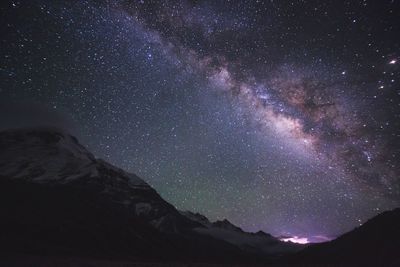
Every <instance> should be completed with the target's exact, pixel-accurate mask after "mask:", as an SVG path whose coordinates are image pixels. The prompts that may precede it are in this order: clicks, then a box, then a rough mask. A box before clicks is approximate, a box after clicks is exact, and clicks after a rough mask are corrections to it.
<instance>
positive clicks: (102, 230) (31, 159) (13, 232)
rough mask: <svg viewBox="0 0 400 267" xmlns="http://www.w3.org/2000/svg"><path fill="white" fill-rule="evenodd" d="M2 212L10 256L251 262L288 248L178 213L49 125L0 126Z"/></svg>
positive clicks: (1, 234)
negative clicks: (4, 127) (15, 127)
mask: <svg viewBox="0 0 400 267" xmlns="http://www.w3.org/2000/svg"><path fill="white" fill-rule="evenodd" d="M0 214H2V218H1V220H0V251H1V253H8V254H10V253H16V254H18V253H19V254H20V253H23V254H35V255H43V256H46V255H73V256H85V257H86V256H89V257H107V258H127V259H135V260H138V259H140V260H184V261H208V262H220V261H222V262H240V261H246V262H249V261H268V260H269V259H270V258H271V257H270V255H271V254H279V253H281V252H282V251H281V250H279V251H278V252H275V251H274V250H275V248H277V247H279V245H277V244H279V243H280V244H282V245H284V246H286V247H289V248H290V244H286V243H285V244H284V243H283V242H280V241H278V240H276V239H274V238H273V237H271V236H269V235H267V234H251V233H245V232H244V231H242V230H241V229H240V228H238V227H236V226H234V225H232V224H231V223H229V222H228V221H226V220H225V221H220V222H215V223H211V222H209V221H208V219H207V218H206V217H204V216H202V217H201V216H199V215H196V216H189V215H188V213H186V214H183V213H182V212H180V211H178V210H177V209H176V208H175V207H174V206H172V205H171V204H169V203H168V202H166V201H165V200H164V199H162V197H161V196H160V195H159V194H158V193H157V192H156V191H155V190H154V189H153V188H152V187H151V186H149V185H148V184H147V183H146V182H145V181H143V180H142V179H140V178H139V177H137V176H136V175H134V174H130V173H127V172H125V171H123V170H121V169H119V168H116V167H115V166H112V165H111V164H108V163H107V162H105V161H103V160H101V159H96V158H95V157H94V156H93V155H92V154H91V153H90V152H89V151H88V150H87V149H85V148H84V147H83V146H82V145H81V144H79V142H78V141H77V139H76V138H75V137H73V136H71V135H69V134H67V133H64V132H63V131H60V130H58V129H51V128H30V129H17V130H7V131H3V132H0ZM269 244H270V246H271V248H273V249H272V250H268V246H269ZM258 245H260V248H257V246H258ZM288 251H291V249H289V250H288Z"/></svg>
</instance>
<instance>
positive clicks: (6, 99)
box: [0, 0, 400, 241]
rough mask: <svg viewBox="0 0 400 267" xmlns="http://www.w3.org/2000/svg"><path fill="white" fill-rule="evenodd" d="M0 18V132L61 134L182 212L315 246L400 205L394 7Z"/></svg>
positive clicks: (143, 4) (60, 8) (295, 6)
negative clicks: (47, 128)
mask: <svg viewBox="0 0 400 267" xmlns="http://www.w3.org/2000/svg"><path fill="white" fill-rule="evenodd" d="M215 2H218V3H215ZM1 12H2V16H1V17H2V23H1V28H2V35H1V36H2V37H1V47H2V49H1V52H0V53H1V55H0V56H1V57H0V58H1V66H0V67H1V68H0V71H1V72H0V75H1V81H0V85H1V87H0V96H1V100H0V103H1V107H0V109H1V113H2V114H1V124H0V127H1V128H7V127H18V126H27V125H38V124H52V125H56V126H58V127H62V128H66V129H68V130H69V131H71V132H72V133H73V134H75V135H77V137H78V138H79V139H80V140H81V142H82V143H83V144H85V145H86V146H87V147H88V148H89V149H90V150H92V151H93V152H94V153H95V155H96V156H98V157H102V158H105V159H106V160H108V161H110V162H111V163H113V164H116V165H117V166H120V167H122V168H124V169H126V170H128V171H131V172H134V173H137V174H138V175H139V176H141V177H143V179H145V180H146V181H148V182H149V183H150V184H151V185H152V186H154V187H155V188H156V190H157V191H158V192H159V193H160V194H161V195H162V196H163V197H164V198H166V199H167V200H168V201H170V202H171V203H172V204H174V205H175V206H176V207H177V208H179V209H189V210H192V211H198V212H200V213H203V214H204V215H206V216H208V217H210V218H211V219H221V218H228V219H229V220H231V221H232V222H233V223H235V224H238V225H240V226H241V227H243V228H244V229H246V230H250V231H256V230H259V229H262V230H264V231H266V232H270V233H272V234H274V235H277V236H280V235H282V236H296V238H298V239H299V240H308V241H324V240H326V239H329V238H332V237H334V236H337V235H339V234H341V233H343V232H345V231H348V230H350V229H352V228H354V227H355V226H358V225H359V224H362V223H363V222H365V220H367V219H368V218H370V217H371V216H373V215H375V214H378V213H379V212H381V211H383V210H386V209H391V208H393V207H397V206H398V205H399V200H400V183H399V177H398V176H399V169H400V168H399V156H400V155H399V152H400V147H399V146H400V142H399V136H400V132H399V129H400V125H399V124H400V123H399V121H400V120H399V117H400V93H399V92H400V91H399V89H400V88H399V82H400V68H399V64H400V63H399V62H398V60H399V59H400V54H399V50H400V40H399V37H398V36H400V28H399V27H400V25H399V23H398V21H397V18H398V16H399V15H400V13H399V3H396V2H395V1H367V0H364V1H272V0H271V1H235V2H233V1H228V2H223V1H204V2H203V1H164V2H161V1H145V0H143V1H55V2H52V3H50V2H48V1H39V0H38V1H8V2H7V1H5V2H4V3H2V8H1Z"/></svg>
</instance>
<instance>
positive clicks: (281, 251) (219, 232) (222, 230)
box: [181, 211, 304, 257]
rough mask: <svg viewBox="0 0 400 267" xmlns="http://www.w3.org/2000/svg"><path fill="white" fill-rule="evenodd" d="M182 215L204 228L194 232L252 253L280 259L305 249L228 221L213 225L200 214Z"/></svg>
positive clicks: (187, 213) (198, 228) (195, 229)
mask: <svg viewBox="0 0 400 267" xmlns="http://www.w3.org/2000/svg"><path fill="white" fill-rule="evenodd" d="M181 213H182V214H183V215H185V216H186V217H188V218H189V219H191V220H193V221H196V222H198V223H200V224H201V225H202V226H203V227H194V228H193V230H194V231H195V232H197V233H199V234H202V235H207V236H211V237H213V238H215V239H219V240H223V241H226V242H228V243H230V244H232V245H235V246H237V247H239V248H241V249H242V250H244V251H248V252H251V253H256V254H263V255H270V256H274V257H279V256H282V255H285V254H288V253H294V252H296V251H299V250H301V249H303V248H304V246H302V245H299V244H294V243H290V242H282V241H280V240H279V239H277V238H275V237H273V236H272V235H270V234H267V233H264V232H263V231H259V232H257V233H248V232H245V231H243V230H242V229H241V228H240V227H237V226H235V225H234V224H232V223H231V222H229V221H228V220H226V219H224V220H222V221H216V222H213V223H212V222H210V221H209V220H208V218H206V217H205V216H204V215H201V214H199V213H193V212H190V211H184V212H181Z"/></svg>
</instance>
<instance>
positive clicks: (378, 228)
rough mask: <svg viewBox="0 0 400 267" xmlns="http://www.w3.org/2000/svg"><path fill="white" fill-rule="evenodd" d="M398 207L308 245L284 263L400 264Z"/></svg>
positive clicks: (399, 212) (399, 218)
mask: <svg viewBox="0 0 400 267" xmlns="http://www.w3.org/2000/svg"><path fill="white" fill-rule="evenodd" d="M399 226H400V208H397V209H394V210H392V211H386V212H383V213H381V214H379V215H377V216H375V217H374V218H372V219H370V220H368V221H367V222H366V223H364V224H363V225H362V226H360V227H358V228H356V229H354V230H352V231H350V232H348V233H346V234H344V235H342V236H340V237H339V238H337V239H335V240H333V241H330V242H326V243H320V244H315V245H311V246H309V247H307V248H306V249H304V250H302V251H300V252H299V253H297V254H295V255H293V256H291V257H290V258H289V260H288V261H287V262H290V263H302V264H338V265H340V266H344V265H346V264H347V265H346V266H400V254H399V252H400V227H399Z"/></svg>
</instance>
